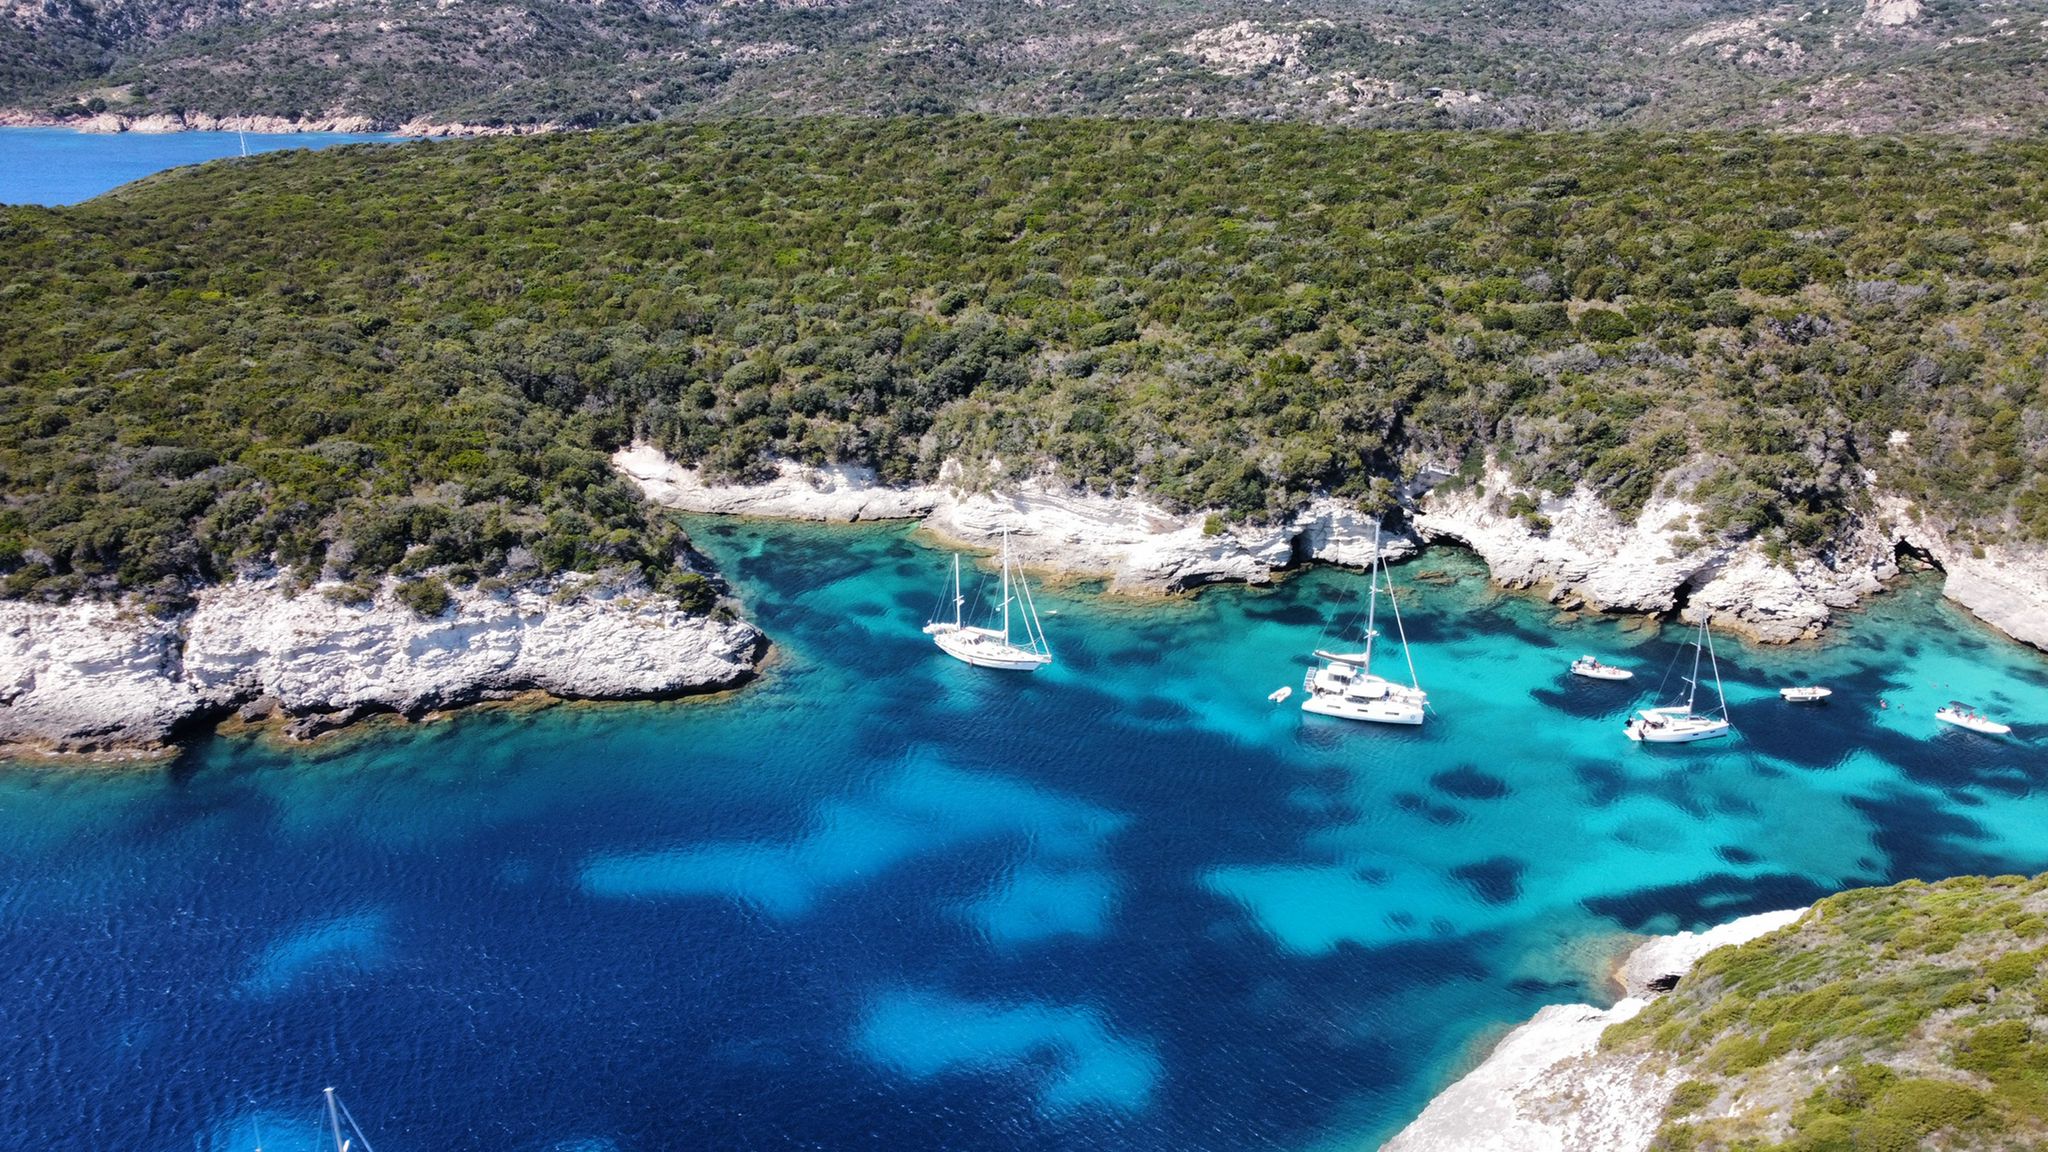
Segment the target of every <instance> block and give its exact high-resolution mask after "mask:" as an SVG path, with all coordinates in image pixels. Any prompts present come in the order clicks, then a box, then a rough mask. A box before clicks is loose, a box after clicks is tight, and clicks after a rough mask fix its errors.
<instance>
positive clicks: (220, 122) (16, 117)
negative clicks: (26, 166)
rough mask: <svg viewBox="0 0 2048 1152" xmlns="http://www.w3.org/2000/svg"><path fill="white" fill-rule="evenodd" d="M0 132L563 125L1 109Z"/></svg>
mask: <svg viewBox="0 0 2048 1152" xmlns="http://www.w3.org/2000/svg"><path fill="white" fill-rule="evenodd" d="M0 127H5V128H69V129H71V130H73V131H76V132H96V133H103V134H114V133H120V132H136V133H141V134H145V135H149V134H162V133H167V132H259V133H266V134H289V133H297V132H340V133H347V134H365V135H367V134H376V133H391V134H394V135H398V136H532V135H537V134H539V133H543V132H559V131H561V130H562V125H560V124H557V123H553V122H543V123H536V124H464V123H461V122H459V121H440V120H433V119H430V118H428V117H425V116H416V117H414V118H413V119H411V120H406V121H402V122H401V121H395V120H380V119H378V118H376V117H372V116H362V115H358V114H356V113H352V112H336V113H331V114H329V115H325V116H312V117H306V118H301V119H289V118H286V117H283V116H253V115H231V116H214V115H211V114H209V113H205V112H191V111H186V112H152V113H148V114H145V115H141V116H131V115H127V114H124V113H119V112H100V113H96V114H94V115H90V116H52V115H50V114H49V113H46V112H30V111H23V110H19V109H0Z"/></svg>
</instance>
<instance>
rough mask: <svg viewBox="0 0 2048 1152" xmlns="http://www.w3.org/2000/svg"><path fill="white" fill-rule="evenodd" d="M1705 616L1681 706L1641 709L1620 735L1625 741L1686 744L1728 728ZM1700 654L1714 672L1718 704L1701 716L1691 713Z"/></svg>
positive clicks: (1695, 641) (1717, 663)
mask: <svg viewBox="0 0 2048 1152" xmlns="http://www.w3.org/2000/svg"><path fill="white" fill-rule="evenodd" d="M1707 615H1708V613H1707V612H1706V611H1705V610H1704V609H1702V610H1701V612H1700V631H1699V635H1698V636H1696V637H1694V638H1693V642H1692V675H1690V676H1687V677H1686V678H1685V684H1686V690H1685V703H1684V704H1683V705H1682V706H1681V705H1674V706H1671V707H1666V708H1643V709H1639V710H1638V711H1637V712H1636V714H1635V715H1634V716H1632V717H1630V718H1629V722H1628V724H1627V726H1626V727H1625V728H1624V729H1623V731H1625V732H1627V733H1628V738H1629V739H1631V740H1634V741H1636V742H1638V743H1649V744H1689V743H1691V742H1692V741H1694V740H1711V739H1713V738H1714V737H1716V736H1726V735H1727V734H1728V733H1729V732H1730V731H1732V728H1731V727H1730V725H1729V723H1728V695H1727V693H1725V692H1723V691H1721V663H1720V661H1718V660H1716V659H1715V658H1714V637H1713V635H1712V634H1711V633H1710V632H1708V631H1707ZM1702 652H1704V653H1705V654H1706V657H1707V664H1708V667H1710V668H1712V669H1713V672H1714V697H1715V699H1717V700H1719V701H1720V703H1719V704H1717V705H1716V706H1714V707H1713V708H1710V709H1708V710H1707V711H1705V712H1695V711H1694V710H1693V705H1694V703H1695V702H1696V700H1697V698H1698V696H1699V690H1700V654H1701V653H1702Z"/></svg>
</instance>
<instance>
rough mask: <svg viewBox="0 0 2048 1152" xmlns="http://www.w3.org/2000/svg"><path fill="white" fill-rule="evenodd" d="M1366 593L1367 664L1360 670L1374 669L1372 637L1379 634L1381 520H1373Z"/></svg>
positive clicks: (1368, 670)
mask: <svg viewBox="0 0 2048 1152" xmlns="http://www.w3.org/2000/svg"><path fill="white" fill-rule="evenodd" d="M1365 586H1366V593H1365V664H1364V666H1363V667H1361V668H1360V669H1359V671H1360V672H1370V671H1372V638H1373V637H1375V636H1377V635H1379V634H1380V633H1379V629H1378V628H1377V627H1376V626H1375V622H1376V621H1378V619H1379V607H1380V522H1379V521H1377V520H1375V521H1373V522H1372V569H1371V570H1370V571H1369V572H1368V573H1367V575H1366V580H1365Z"/></svg>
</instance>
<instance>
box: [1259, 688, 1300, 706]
mask: <svg viewBox="0 0 2048 1152" xmlns="http://www.w3.org/2000/svg"><path fill="white" fill-rule="evenodd" d="M1292 695H1294V689H1292V688H1289V687H1288V686H1287V685H1285V684H1282V685H1281V686H1279V687H1278V688H1275V689H1273V691H1272V692H1270V693H1268V694H1267V695H1266V699H1268V700H1271V701H1272V702H1273V703H1275V704H1278V703H1280V702H1282V701H1284V700H1286V699H1287V698H1288V697H1289V696H1292Z"/></svg>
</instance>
